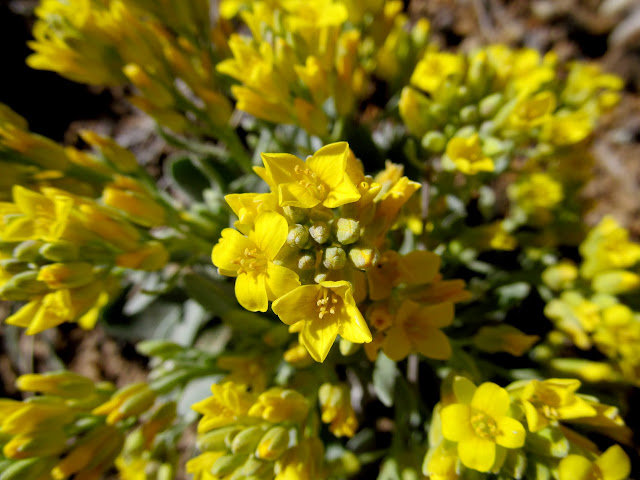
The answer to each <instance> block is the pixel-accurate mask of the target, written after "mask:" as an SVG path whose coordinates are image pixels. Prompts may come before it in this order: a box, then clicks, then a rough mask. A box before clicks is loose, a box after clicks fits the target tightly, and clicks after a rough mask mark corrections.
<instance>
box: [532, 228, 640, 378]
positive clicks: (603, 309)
mask: <svg viewBox="0 0 640 480" xmlns="http://www.w3.org/2000/svg"><path fill="white" fill-rule="evenodd" d="M580 254H581V255H582V263H581V264H580V266H579V267H578V266H576V265H575V264H574V263H573V262H571V261H570V260H562V261H561V262H559V263H557V264H556V265H552V266H550V267H548V268H547V269H546V270H545V271H544V272H543V275H542V279H543V281H544V283H545V285H546V286H547V287H548V288H549V289H550V290H552V291H553V292H554V297H553V298H551V299H550V300H549V301H548V303H547V306H546V308H545V311H544V313H545V315H546V316H547V317H548V318H549V319H551V320H552V321H553V323H554V326H555V328H556V330H555V331H553V332H551V333H550V334H549V337H548V342H547V345H545V346H542V347H541V348H540V349H539V351H538V352H537V354H538V355H540V356H541V358H545V359H546V358H550V357H551V356H554V357H557V356H565V355H563V354H562V353H561V352H563V350H565V349H566V348H567V347H568V346H570V345H574V346H575V347H577V348H578V349H580V350H591V349H592V348H595V350H596V351H597V352H599V353H600V355H602V356H603V357H604V358H603V360H602V361H594V360H584V359H572V358H555V359H553V360H550V362H551V366H553V367H555V368H558V369H560V370H563V371H566V372H573V374H575V375H581V376H583V377H584V378H585V379H590V380H601V379H602V380H604V379H608V380H624V381H627V382H630V383H633V384H635V385H638V384H639V382H640V356H639V354H638V347H639V346H640V314H639V313H638V312H637V311H636V310H634V307H633V306H632V305H633V303H632V302H629V301H628V297H627V298H625V295H628V294H631V293H633V292H634V291H636V290H637V289H638V288H640V276H639V275H638V273H637V264H638V262H640V244H637V243H635V242H632V241H630V240H629V232H628V231H627V230H626V229H625V228H623V227H621V226H620V225H619V224H618V223H617V222H616V221H615V220H614V219H613V218H612V217H605V218H603V219H602V221H601V222H600V223H599V224H598V225H597V226H596V227H594V228H593V229H592V230H591V231H590V232H589V234H588V235H587V237H586V238H585V240H584V241H583V242H582V243H581V244H580ZM556 295H559V296H557V297H556Z"/></svg>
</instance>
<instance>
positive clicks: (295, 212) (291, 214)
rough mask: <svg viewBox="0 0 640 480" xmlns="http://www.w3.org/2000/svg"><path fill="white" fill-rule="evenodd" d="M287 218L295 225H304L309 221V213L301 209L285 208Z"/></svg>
mask: <svg viewBox="0 0 640 480" xmlns="http://www.w3.org/2000/svg"><path fill="white" fill-rule="evenodd" d="M282 210H283V211H284V215H285V217H287V218H288V219H289V220H291V221H292V222H293V223H304V222H306V221H307V212H306V211H305V209H303V208H300V207H290V206H287V207H283V208H282Z"/></svg>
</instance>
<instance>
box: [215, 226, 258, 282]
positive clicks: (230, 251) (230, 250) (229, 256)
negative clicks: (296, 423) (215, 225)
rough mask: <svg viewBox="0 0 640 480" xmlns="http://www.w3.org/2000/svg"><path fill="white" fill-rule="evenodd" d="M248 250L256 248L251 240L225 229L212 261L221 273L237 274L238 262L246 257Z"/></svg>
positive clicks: (234, 231) (231, 229)
mask: <svg viewBox="0 0 640 480" xmlns="http://www.w3.org/2000/svg"><path fill="white" fill-rule="evenodd" d="M247 248H248V249H252V248H255V245H254V244H253V242H252V241H251V240H249V239H248V238H247V237H245V236H244V235H242V234H241V233H240V232H238V231H237V230H234V229H233V228H225V229H224V230H222V234H221V238H220V240H218V243H217V244H216V245H215V246H214V247H213V250H212V251H211V261H212V262H213V264H214V265H215V266H216V267H218V269H219V270H221V271H222V270H224V271H232V272H236V271H237V270H238V268H239V265H238V263H236V262H237V260H238V259H241V258H243V257H244V252H245V250H246V249H247Z"/></svg>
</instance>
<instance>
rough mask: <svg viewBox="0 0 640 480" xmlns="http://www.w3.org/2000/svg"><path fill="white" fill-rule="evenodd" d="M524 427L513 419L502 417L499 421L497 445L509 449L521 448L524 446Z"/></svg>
mask: <svg viewBox="0 0 640 480" xmlns="http://www.w3.org/2000/svg"><path fill="white" fill-rule="evenodd" d="M524 437H525V432H524V427H523V426H522V424H521V423H520V422H519V421H517V420H515V419H513V418H511V417H502V418H501V419H500V420H498V435H497V436H496V443H497V444H498V445H501V446H503V447H507V448H520V447H521V446H523V445H524Z"/></svg>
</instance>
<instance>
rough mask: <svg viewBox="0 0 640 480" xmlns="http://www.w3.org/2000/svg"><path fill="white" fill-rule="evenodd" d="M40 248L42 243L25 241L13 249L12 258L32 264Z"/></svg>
mask: <svg viewBox="0 0 640 480" xmlns="http://www.w3.org/2000/svg"><path fill="white" fill-rule="evenodd" d="M41 246H42V242H39V241H37V240H25V241H24V242H20V243H19V244H18V245H17V246H16V248H14V249H13V257H14V258H15V259H16V260H20V261H21V262H33V261H34V260H36V259H37V258H38V255H39V254H40V252H39V250H40V247H41Z"/></svg>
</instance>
